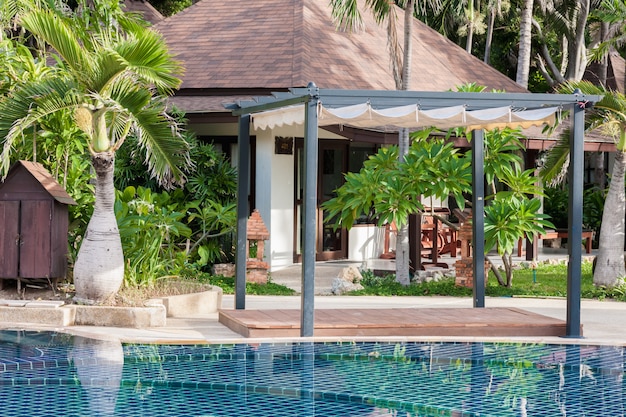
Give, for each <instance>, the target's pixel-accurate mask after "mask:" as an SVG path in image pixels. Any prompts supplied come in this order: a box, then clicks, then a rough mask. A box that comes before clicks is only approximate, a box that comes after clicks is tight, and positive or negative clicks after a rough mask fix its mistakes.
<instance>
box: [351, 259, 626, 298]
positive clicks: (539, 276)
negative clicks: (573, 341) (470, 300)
mask: <svg viewBox="0 0 626 417" xmlns="http://www.w3.org/2000/svg"><path fill="white" fill-rule="evenodd" d="M362 275H363V280H362V281H361V284H362V285H363V286H364V287H365V289H363V290H360V291H354V292H352V293H350V294H351V295H404V296H424V295H431V296H434V295H440V296H455V297H459V296H460V297H471V296H472V289H471V288H464V287H458V286H456V285H455V283H454V278H446V279H443V280H441V281H438V282H424V283H412V284H411V285H409V286H408V287H405V286H402V285H399V284H398V283H397V282H395V277H394V275H393V274H389V275H385V276H383V277H378V276H375V275H374V274H373V273H372V272H371V271H362ZM513 275H514V282H515V285H514V286H513V287H511V288H507V287H503V286H501V285H499V284H498V282H497V280H496V279H495V277H494V276H493V273H492V272H490V273H489V278H488V283H487V286H486V288H485V294H486V295H487V296H490V297H512V296H533V297H565V296H566V295H567V265H565V264H559V265H549V264H540V265H538V267H537V268H536V269H535V270H533V269H531V268H517V269H514V271H513ZM581 284H582V285H581V295H582V297H583V298H589V299H605V298H610V299H615V300H618V301H626V286H622V287H617V288H614V289H610V290H608V289H605V288H598V287H596V286H594V285H593V273H592V264H591V262H583V264H582V283H581Z"/></svg>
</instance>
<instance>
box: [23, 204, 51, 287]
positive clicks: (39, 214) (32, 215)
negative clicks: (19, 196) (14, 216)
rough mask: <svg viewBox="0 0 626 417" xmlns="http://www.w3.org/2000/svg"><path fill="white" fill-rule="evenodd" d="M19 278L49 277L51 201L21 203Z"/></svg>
mask: <svg viewBox="0 0 626 417" xmlns="http://www.w3.org/2000/svg"><path fill="white" fill-rule="evenodd" d="M21 219H22V220H21V222H20V227H21V230H20V238H21V242H20V256H19V259H20V266H19V269H20V272H19V273H20V277H21V278H45V277H49V276H50V256H51V248H50V242H51V237H50V233H51V230H52V228H51V223H52V201H50V200H37V201H22V207H21Z"/></svg>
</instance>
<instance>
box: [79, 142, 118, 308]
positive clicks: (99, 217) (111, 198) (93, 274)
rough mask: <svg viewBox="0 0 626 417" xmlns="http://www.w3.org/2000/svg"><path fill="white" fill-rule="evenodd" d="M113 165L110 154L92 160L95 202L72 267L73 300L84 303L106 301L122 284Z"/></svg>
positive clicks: (95, 155) (113, 157) (98, 155)
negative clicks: (94, 176) (74, 293)
mask: <svg viewBox="0 0 626 417" xmlns="http://www.w3.org/2000/svg"><path fill="white" fill-rule="evenodd" d="M114 162H115V154H114V153H113V152H100V153H96V154H94V155H93V156H92V164H93V167H94V170H95V172H96V201H95V205H94V211H93V215H92V216H91V219H90V220H89V224H88V226H87V232H86V233H85V237H84V240H83V242H82V244H81V246H80V250H79V251H78V257H77V259H76V263H75V265H74V284H75V286H76V297H75V299H76V300H77V301H79V302H83V303H90V304H91V303H99V302H102V301H105V300H106V299H108V298H110V297H111V296H113V295H114V294H115V293H116V292H117V291H118V290H119V288H120V286H121V285H122V282H123V281H124V254H123V252H122V241H121V240H120V234H119V230H118V228H117V221H116V219H115V212H114V204H115V188H114V186H113V167H114Z"/></svg>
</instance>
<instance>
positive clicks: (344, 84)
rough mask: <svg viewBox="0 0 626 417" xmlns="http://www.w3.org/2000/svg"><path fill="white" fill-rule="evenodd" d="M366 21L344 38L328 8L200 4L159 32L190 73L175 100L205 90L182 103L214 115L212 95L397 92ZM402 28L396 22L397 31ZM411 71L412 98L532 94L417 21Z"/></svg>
mask: <svg viewBox="0 0 626 417" xmlns="http://www.w3.org/2000/svg"><path fill="white" fill-rule="evenodd" d="M361 4H362V3H361ZM399 13H402V11H400V10H399ZM363 17H364V22H365V30H364V31H363V32H360V33H346V32H341V31H338V30H336V28H335V25H334V24H333V22H332V19H331V7H330V6H329V4H328V2H327V1H319V0H257V1H254V2H250V1H245V0H231V1H229V2H224V1H217V0H201V1H200V2H198V3H196V4H195V5H193V6H191V7H189V8H188V9H186V10H184V11H182V12H180V13H178V14H177V15H175V16H172V17H169V18H167V19H165V20H163V21H162V22H160V23H158V24H157V25H156V26H155V28H156V29H157V30H158V31H159V32H161V33H162V34H163V35H164V37H165V39H166V41H167V43H168V45H169V47H170V50H172V51H174V53H175V54H176V56H177V58H178V59H180V60H182V61H183V62H184V65H185V67H186V72H185V74H184V76H183V84H182V90H181V91H180V92H179V93H177V95H178V96H179V97H180V96H181V95H185V94H187V93H189V91H186V90H189V89H191V90H200V91H198V92H197V95H198V96H201V97H197V98H196V97H194V98H191V97H185V100H186V103H185V104H187V105H190V106H191V107H193V108H194V110H195V111H201V110H203V109H202V105H201V104H197V105H196V106H195V107H194V106H193V103H190V102H189V101H194V100H195V101H200V102H204V104H205V105H207V106H211V109H209V108H207V109H204V110H212V107H213V106H212V104H214V103H215V101H216V99H213V100H212V101H208V100H206V96H207V95H209V94H207V89H209V90H211V91H212V94H211V95H213V96H224V97H226V96H233V95H235V94H233V92H234V91H233V90H235V89H239V94H240V95H245V93H243V92H242V91H241V89H253V88H256V89H260V88H261V89H268V91H269V89H273V90H277V89H287V88H289V87H305V86H306V85H307V84H308V82H309V81H311V80H313V81H315V83H316V84H317V85H318V86H319V87H320V88H350V89H366V90H393V89H395V85H394V81H393V76H392V74H391V69H390V64H389V57H388V52H387V34H386V31H385V28H383V27H381V26H379V25H377V24H376V22H375V21H374V19H373V17H372V16H371V13H370V12H369V11H365V12H363ZM402 24H403V22H402V19H399V21H398V25H399V30H402ZM412 71H413V76H412V81H411V85H410V89H411V90H415V91H446V90H449V89H454V88H455V87H457V86H459V85H462V84H465V83H469V82H475V83H478V84H480V85H484V86H486V87H487V88H488V89H500V90H506V91H507V92H527V90H525V89H524V88H522V87H521V86H519V85H518V84H517V83H515V82H514V81H513V80H511V79H510V78H508V77H507V76H505V75H504V74H502V73H500V72H499V71H497V70H496V69H494V68H492V67H490V66H489V65H487V64H485V63H484V62H482V61H481V60H479V59H478V58H476V57H474V56H472V55H471V54H469V53H467V52H466V51H465V50H464V49H463V48H461V47H459V46H458V45H456V44H454V43H453V42H451V41H450V40H448V39H446V38H445V37H444V36H442V35H440V34H439V33H437V32H436V31H434V30H432V29H431V28H429V27H428V26H427V25H425V24H424V23H422V22H420V21H419V20H417V19H414V20H413V60H412ZM220 91H222V93H223V94H220ZM193 94H196V93H193ZM253 94H255V95H258V93H253ZM185 107H186V106H185ZM185 110H186V109H185ZM215 110H217V109H215Z"/></svg>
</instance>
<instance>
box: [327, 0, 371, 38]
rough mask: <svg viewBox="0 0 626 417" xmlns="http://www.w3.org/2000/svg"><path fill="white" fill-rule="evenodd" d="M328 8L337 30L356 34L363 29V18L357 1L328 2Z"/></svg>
mask: <svg viewBox="0 0 626 417" xmlns="http://www.w3.org/2000/svg"><path fill="white" fill-rule="evenodd" d="M330 7H331V9H332V11H331V17H332V19H333V22H334V23H335V26H336V27H337V30H343V31H346V32H356V31H359V30H362V29H363V17H362V16H361V12H360V11H359V5H358V2H357V0H330Z"/></svg>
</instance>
